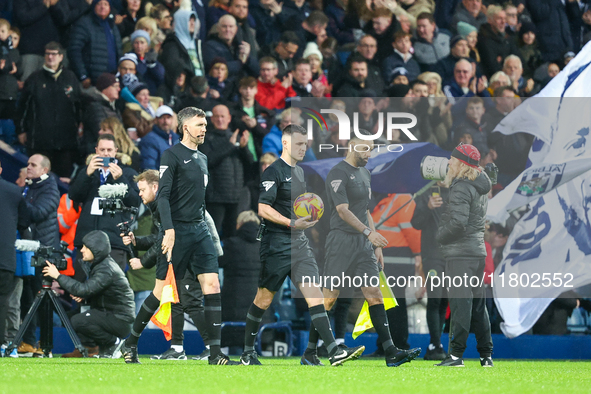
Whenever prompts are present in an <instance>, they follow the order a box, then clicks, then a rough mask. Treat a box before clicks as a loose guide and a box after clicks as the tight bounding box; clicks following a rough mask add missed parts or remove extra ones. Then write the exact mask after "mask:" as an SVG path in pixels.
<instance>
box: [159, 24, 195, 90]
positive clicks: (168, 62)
mask: <svg viewBox="0 0 591 394" xmlns="http://www.w3.org/2000/svg"><path fill="white" fill-rule="evenodd" d="M202 46H203V41H201V40H195V48H196V51H197V57H198V59H199V63H200V64H201V70H203V75H205V63H204V62H203V56H202V51H203V49H202ZM161 48H162V49H161V51H160V56H159V57H158V61H159V62H160V63H162V65H163V66H164V69H165V70H166V73H165V78H166V74H168V73H171V72H174V71H173V70H177V69H182V70H186V71H187V72H189V74H188V75H187V81H190V80H191V78H192V77H193V76H194V75H195V67H194V66H193V62H192V61H191V57H190V56H189V52H188V51H187V49H186V48H185V47H184V46H183V44H181V42H180V41H179V39H178V38H177V36H176V35H175V34H174V33H171V34H169V35H167V36H166V39H165V40H164V42H163V43H162V47H161Z"/></svg>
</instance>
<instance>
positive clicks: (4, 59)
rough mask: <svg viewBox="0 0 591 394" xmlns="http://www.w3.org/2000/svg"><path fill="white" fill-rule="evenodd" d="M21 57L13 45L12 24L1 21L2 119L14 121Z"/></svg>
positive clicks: (0, 81)
mask: <svg viewBox="0 0 591 394" xmlns="http://www.w3.org/2000/svg"><path fill="white" fill-rule="evenodd" d="M20 61H21V59H20V55H19V53H18V50H17V49H15V48H14V47H13V45H12V37H11V35H10V22H8V21H7V20H6V19H0V119H13V118H14V115H15V112H16V98H17V94H18V91H19V84H18V75H19V74H18V72H19V68H20Z"/></svg>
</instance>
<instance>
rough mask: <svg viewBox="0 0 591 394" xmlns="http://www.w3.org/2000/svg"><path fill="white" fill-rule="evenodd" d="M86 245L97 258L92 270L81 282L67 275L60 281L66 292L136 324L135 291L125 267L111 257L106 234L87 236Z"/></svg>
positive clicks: (85, 238)
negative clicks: (123, 269)
mask: <svg viewBox="0 0 591 394" xmlns="http://www.w3.org/2000/svg"><path fill="white" fill-rule="evenodd" d="M82 243H83V244H84V245H85V246H86V247H87V248H88V249H90V251H91V252H92V254H93V255H94V260H93V261H92V263H91V265H90V267H88V265H87V264H86V267H85V270H86V269H88V268H89V271H88V272H87V273H88V279H87V280H86V282H84V283H81V282H78V281H77V280H76V279H73V278H70V277H68V276H66V275H60V276H59V277H58V279H57V281H58V283H59V284H60V286H61V287H62V289H64V290H66V291H68V292H69V293H72V294H73V295H75V296H76V297H82V298H84V299H87V300H89V301H90V309H96V310H100V311H103V312H110V313H112V314H113V315H114V316H115V317H116V318H118V319H121V320H123V321H124V322H127V323H132V322H133V320H134V318H135V302H134V300H133V291H132V290H131V287H130V286H129V282H128V281H127V278H126V277H125V274H124V273H123V271H121V268H119V266H118V265H117V263H115V261H114V260H113V259H112V258H111V256H109V253H111V243H110V242H109V237H108V236H107V234H105V233H104V232H103V231H100V230H95V231H91V232H90V233H88V234H86V236H85V237H84V239H83V240H82Z"/></svg>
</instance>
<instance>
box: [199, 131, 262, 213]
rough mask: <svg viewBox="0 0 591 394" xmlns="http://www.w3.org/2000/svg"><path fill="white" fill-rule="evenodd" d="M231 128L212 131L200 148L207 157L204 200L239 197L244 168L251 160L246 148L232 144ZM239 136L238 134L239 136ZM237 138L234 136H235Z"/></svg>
mask: <svg viewBox="0 0 591 394" xmlns="http://www.w3.org/2000/svg"><path fill="white" fill-rule="evenodd" d="M231 136H232V131H230V130H229V129H228V130H212V131H210V132H209V133H207V138H205V143H204V144H203V145H201V147H200V148H199V150H200V151H201V152H203V153H204V154H205V155H206V156H207V167H208V169H209V184H208V185H207V191H206V193H205V201H206V202H216V203H229V204H232V203H237V202H239V201H240V199H241V198H242V188H243V187H244V169H245V168H249V167H250V164H251V163H252V162H253V160H252V154H251V153H250V151H249V150H248V147H244V148H240V147H236V146H234V145H232V143H231V142H230V137H231ZM238 138H240V137H238ZM238 138H237V139H238Z"/></svg>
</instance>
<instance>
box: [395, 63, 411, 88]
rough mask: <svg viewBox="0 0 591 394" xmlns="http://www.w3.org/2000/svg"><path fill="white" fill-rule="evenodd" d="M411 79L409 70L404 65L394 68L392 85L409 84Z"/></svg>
mask: <svg viewBox="0 0 591 394" xmlns="http://www.w3.org/2000/svg"><path fill="white" fill-rule="evenodd" d="M409 84H410V81H409V80H408V70H407V69H406V68H404V67H396V68H395V69H394V70H392V82H391V83H390V86H392V85H409Z"/></svg>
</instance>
